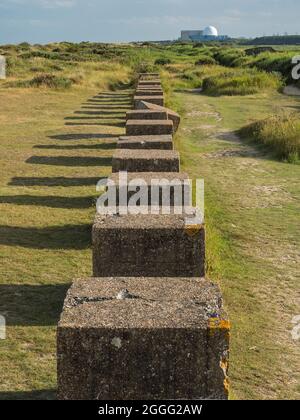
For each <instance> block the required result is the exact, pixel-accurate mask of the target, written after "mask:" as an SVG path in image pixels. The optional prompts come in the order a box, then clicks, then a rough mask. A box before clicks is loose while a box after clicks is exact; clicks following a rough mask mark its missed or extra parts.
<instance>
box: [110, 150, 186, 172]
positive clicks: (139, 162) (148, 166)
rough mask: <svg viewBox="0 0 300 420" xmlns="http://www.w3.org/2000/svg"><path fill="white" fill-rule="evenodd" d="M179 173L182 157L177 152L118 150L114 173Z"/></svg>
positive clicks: (114, 161)
mask: <svg viewBox="0 0 300 420" xmlns="http://www.w3.org/2000/svg"><path fill="white" fill-rule="evenodd" d="M119 171H127V172H179V171H180V157H179V153H178V152H176V151H175V150H155V149H152V150H151V149H149V150H147V153H145V151H144V150H131V149H120V150H116V152H115V153H114V155H113V158H112V172H119Z"/></svg>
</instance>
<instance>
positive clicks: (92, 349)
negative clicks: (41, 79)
mask: <svg viewBox="0 0 300 420" xmlns="http://www.w3.org/2000/svg"><path fill="white" fill-rule="evenodd" d="M153 78H154V79H153ZM147 86H150V89H152V88H153V86H160V81H159V78H158V75H143V76H141V77H140V81H139V88H141V87H145V90H147V89H146V88H147ZM146 96H147V95H146ZM153 97H156V95H153ZM139 103H145V104H146V105H145V108H144V109H143V111H142V112H139V111H137V110H134V111H132V112H129V113H128V114H127V123H129V124H127V127H126V134H127V135H126V136H122V137H121V138H120V140H119V142H118V146H117V147H118V150H117V151H116V153H115V155H114V156H113V174H112V175H111V177H110V181H113V182H114V183H115V185H116V188H117V190H119V189H120V188H122V187H121V185H120V184H119V181H120V177H119V175H120V171H127V172H128V174H127V182H128V183H130V182H132V180H134V179H136V178H138V177H140V178H141V179H142V180H144V181H145V182H146V185H147V188H148V192H149V195H150V193H151V184H150V183H151V180H153V179H154V178H155V179H160V180H167V181H171V180H172V181H174V177H175V178H176V181H175V183H174V184H173V188H176V187H178V186H179V187H182V186H183V183H184V181H185V180H186V179H187V175H186V174H183V173H181V172H180V159H179V154H178V153H177V152H176V151H174V150H173V139H172V134H173V133H174V131H175V130H174V122H173V119H174V120H175V123H176V124H177V125H176V129H177V128H178V125H179V121H178V118H179V116H177V114H176V113H173V111H171V110H167V109H165V108H163V109H160V108H159V109H153V108H152V107H153V103H149V102H147V101H146V102H144V101H141V102H139ZM148 107H149V108H148ZM170 115H172V117H173V119H172V118H170ZM149 121H150V122H152V123H153V121H154V123H153V124H149ZM166 121H171V122H172V124H173V127H172V131H171V132H167V133H166V132H165V131H164V130H165V129H166V128H165V127H166V126H168V127H169V126H171V124H170V123H167V124H166ZM130 122H131V124H130ZM132 122H134V123H132ZM137 122H138V124H137ZM154 126H155V127H156V128H155V130H158V131H155V132H153V131H152V130H153V127H154ZM158 126H159V127H160V128H157V127H158ZM162 127H163V128H162ZM143 149H147V153H146V154H145V152H144V150H143ZM126 188H127V187H126ZM186 191H187V194H188V196H189V197H188V200H189V199H190V196H191V194H192V193H191V190H190V189H187V190H185V193H186ZM173 193H174V190H171V192H170V200H171V205H175V202H174V200H175V199H174V195H173ZM162 195H163V193H162V189H161V190H160V193H159V196H158V203H157V204H158V207H159V208H160V210H161V205H162ZM182 197H184V192H183V196H182ZM128 200H130V194H129V195H128ZM172 200H173V201H172ZM119 204H120V203H117V205H119ZM125 204H126V205H127V204H128V202H126V203H125ZM176 204H179V205H180V204H182V202H180V203H176ZM92 239H93V276H94V277H93V278H92V279H80V280H76V281H75V282H74V283H73V285H72V287H71V288H70V290H69V291H68V295H67V298H66V300H65V304H64V309H63V313H62V316H61V320H60V323H59V326H58V336H57V337H58V342H57V348H58V390H59V394H58V395H59V398H60V399H95V400H111V399H119V400H131V399H132V400H142V399H144V400H153V399H155V400H160V399H227V397H228V382H227V367H228V366H227V365H228V349H229V329H230V326H229V322H228V318H227V315H226V313H225V312H224V310H223V302H222V296H221V293H220V290H219V288H218V287H217V286H216V285H214V284H212V283H211V282H209V281H208V280H206V279H205V278H204V277H205V229H204V226H203V225H202V224H196V225H192V226H190V225H187V224H186V216H185V215H184V214H180V215H177V214H169V215H163V216H162V215H161V214H156V215H154V214H152V215H149V214H148V215H147V216H145V215H141V214H140V215H131V214H124V215H123V214H114V215H109V214H108V215H100V214H97V215H96V218H95V221H94V225H93V230H92Z"/></svg>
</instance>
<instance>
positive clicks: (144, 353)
mask: <svg viewBox="0 0 300 420" xmlns="http://www.w3.org/2000/svg"><path fill="white" fill-rule="evenodd" d="M229 332H230V323H229V321H228V317H227V315H226V313H225V312H224V309H223V302H222V295H221V293H220V290H219V288H218V287H217V286H216V285H214V284H212V283H211V282H209V281H207V280H205V279H201V278H192V279H190V278H159V277H158V278H132V277H129V278H115V277H112V278H86V279H80V280H76V281H74V283H73V285H72V286H71V288H70V289H69V291H68V294H67V297H66V299H65V303H64V308H63V312H62V314H61V318H60V322H59V324H58V329H57V361H58V398H59V399H60V400H106V401H108V400H185V399H186V400H205V399H221V400H225V399H227V398H228V378H227V367H228V357H229V356H228V355H229Z"/></svg>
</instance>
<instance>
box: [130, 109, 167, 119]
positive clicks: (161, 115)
mask: <svg viewBox="0 0 300 420" xmlns="http://www.w3.org/2000/svg"><path fill="white" fill-rule="evenodd" d="M167 119H168V114H167V113H166V111H156V110H154V111H152V110H151V109H145V110H143V109H138V110H134V111H128V112H127V114H126V120H167Z"/></svg>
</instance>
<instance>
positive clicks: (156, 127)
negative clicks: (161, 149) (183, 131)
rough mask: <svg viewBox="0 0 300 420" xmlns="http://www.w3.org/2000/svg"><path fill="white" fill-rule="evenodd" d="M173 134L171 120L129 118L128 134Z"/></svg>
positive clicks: (127, 124) (127, 123)
mask: <svg viewBox="0 0 300 420" xmlns="http://www.w3.org/2000/svg"><path fill="white" fill-rule="evenodd" d="M168 134H173V121H171V120H127V122H126V135H127V136H154V135H156V136H159V135H168Z"/></svg>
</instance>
